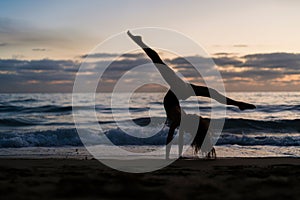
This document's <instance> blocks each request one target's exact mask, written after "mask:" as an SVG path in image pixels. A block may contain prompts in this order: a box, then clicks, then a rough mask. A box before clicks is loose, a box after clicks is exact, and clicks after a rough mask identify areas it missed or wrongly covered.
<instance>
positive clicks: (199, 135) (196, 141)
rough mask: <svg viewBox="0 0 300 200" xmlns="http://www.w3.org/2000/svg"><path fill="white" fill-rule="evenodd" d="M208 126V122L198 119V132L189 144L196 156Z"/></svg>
mask: <svg viewBox="0 0 300 200" xmlns="http://www.w3.org/2000/svg"><path fill="white" fill-rule="evenodd" d="M208 126H209V120H208V119H204V118H202V117H200V120H199V126H198V130H197V133H196V135H195V137H194V140H193V142H192V144H191V146H192V148H193V149H194V153H195V154H197V153H198V152H199V151H200V150H201V146H202V144H203V141H204V139H205V136H206V135H207V133H208Z"/></svg>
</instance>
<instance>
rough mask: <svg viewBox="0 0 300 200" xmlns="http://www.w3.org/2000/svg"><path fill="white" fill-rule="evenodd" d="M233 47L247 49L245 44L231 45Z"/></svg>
mask: <svg viewBox="0 0 300 200" xmlns="http://www.w3.org/2000/svg"><path fill="white" fill-rule="evenodd" d="M233 47H237V48H246V47H248V45H246V44H235V45H233Z"/></svg>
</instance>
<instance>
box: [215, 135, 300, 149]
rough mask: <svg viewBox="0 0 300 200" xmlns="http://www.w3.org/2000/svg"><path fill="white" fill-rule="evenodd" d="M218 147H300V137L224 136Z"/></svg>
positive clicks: (219, 140) (220, 139)
mask: <svg viewBox="0 0 300 200" xmlns="http://www.w3.org/2000/svg"><path fill="white" fill-rule="evenodd" d="M217 145H241V146H255V145H270V146H300V136H283V137H277V136H254V137H249V136H245V135H244V136H240V135H232V134H223V135H221V137H220V138H219V139H218V142H217Z"/></svg>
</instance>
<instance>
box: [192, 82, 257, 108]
mask: <svg viewBox="0 0 300 200" xmlns="http://www.w3.org/2000/svg"><path fill="white" fill-rule="evenodd" d="M191 86H192V88H193V90H194V92H195V95H196V96H202V97H209V98H212V99H214V100H216V101H218V102H219V103H222V104H226V105H233V106H237V107H238V108H239V109H240V110H246V109H255V108H256V107H255V105H253V104H249V103H245V102H241V101H236V100H233V99H231V98H229V97H226V96H224V95H222V94H220V93H219V92H218V91H216V90H215V89H212V88H208V87H205V86H198V85H194V84H191Z"/></svg>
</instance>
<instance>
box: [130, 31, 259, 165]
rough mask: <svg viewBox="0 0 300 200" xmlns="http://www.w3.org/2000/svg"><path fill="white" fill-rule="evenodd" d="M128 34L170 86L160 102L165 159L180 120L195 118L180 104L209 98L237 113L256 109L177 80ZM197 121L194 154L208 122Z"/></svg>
mask: <svg viewBox="0 0 300 200" xmlns="http://www.w3.org/2000/svg"><path fill="white" fill-rule="evenodd" d="M127 34H128V36H129V37H130V38H131V39H132V40H133V41H134V42H135V43H136V44H137V45H138V46H139V47H141V48H142V49H143V50H144V52H145V53H146V54H147V55H148V57H149V58H150V59H151V60H152V62H153V64H154V65H155V67H156V68H157V69H158V71H159V72H160V74H161V75H162V77H163V78H164V80H165V81H166V82H167V83H168V85H169V86H170V89H169V90H168V92H167V93H166V95H165V97H164V101H163V104H164V108H165V111H166V115H167V120H168V121H170V129H169V132H168V136H167V140H166V158H167V159H168V158H169V154H170V149H171V141H172V139H173V135H174V132H175V129H176V128H177V127H178V126H180V123H181V120H182V119H184V120H189V119H191V120H192V121H193V119H194V117H195V116H194V115H190V114H186V113H185V112H184V110H183V109H182V108H181V107H180V104H179V100H186V99H187V98H189V97H191V96H201V97H208V98H212V99H214V100H216V101H217V102H219V103H222V104H226V105H233V106H237V107H238V108H239V109H240V110H246V109H255V108H256V107H255V105H253V104H249V103H245V102H241V101H236V100H233V99H231V98H229V97H226V96H224V95H222V94H220V93H219V92H218V91H216V90H215V89H213V88H209V87H206V86H200V85H195V84H191V83H187V82H185V81H184V80H182V79H181V78H180V77H179V76H177V75H176V73H175V72H174V71H173V70H172V69H171V68H170V67H169V66H168V65H167V64H165V63H164V62H163V61H162V59H161V58H160V56H159V55H158V53H157V52H156V51H154V50H153V49H151V48H150V47H149V46H148V45H146V44H145V43H144V42H143V41H142V37H141V36H135V35H133V34H132V33H131V32H130V31H128V32H127ZM197 121H198V122H199V126H198V130H197V133H196V135H195V137H194V140H193V141H192V144H191V145H192V147H194V150H195V153H197V152H198V151H199V150H200V149H201V145H202V143H203V141H204V138H205V135H206V134H207V131H208V121H209V120H207V119H204V118H202V117H201V116H199V119H198V120H197ZM183 131H184V130H180V129H179V145H178V146H179V156H181V155H182V148H183ZM208 153H209V154H208V155H210V153H212V154H215V150H214V148H213V149H211V151H209V152H208Z"/></svg>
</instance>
